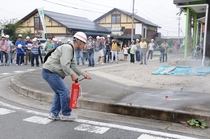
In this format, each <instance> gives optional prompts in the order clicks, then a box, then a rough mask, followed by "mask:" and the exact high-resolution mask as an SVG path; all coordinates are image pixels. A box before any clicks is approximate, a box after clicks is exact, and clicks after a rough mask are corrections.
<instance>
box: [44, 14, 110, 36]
mask: <svg viewBox="0 0 210 139" xmlns="http://www.w3.org/2000/svg"><path fill="white" fill-rule="evenodd" d="M44 14H45V15H46V16H48V17H49V18H51V19H53V20H55V21H56V22H58V23H60V24H62V25H63V26H65V27H67V28H69V29H77V30H78V29H80V30H84V31H96V32H107V33H109V31H108V30H107V29H106V28H104V27H101V26H99V25H98V24H97V23H95V22H93V21H91V20H89V19H87V18H84V17H79V16H74V15H69V14H63V13H57V12H52V11H47V10H44Z"/></svg>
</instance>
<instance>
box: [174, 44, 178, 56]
mask: <svg viewBox="0 0 210 139" xmlns="http://www.w3.org/2000/svg"><path fill="white" fill-rule="evenodd" d="M177 53H178V43H177V42H176V41H175V42H174V54H177Z"/></svg>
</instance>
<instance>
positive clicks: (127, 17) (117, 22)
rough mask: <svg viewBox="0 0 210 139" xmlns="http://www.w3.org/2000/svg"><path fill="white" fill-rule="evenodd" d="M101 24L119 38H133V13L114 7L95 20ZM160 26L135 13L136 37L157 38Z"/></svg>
mask: <svg viewBox="0 0 210 139" xmlns="http://www.w3.org/2000/svg"><path fill="white" fill-rule="evenodd" d="M94 22H95V23H97V24H99V25H100V26H103V27H106V28H107V29H108V30H110V31H111V32H112V35H116V36H117V37H118V38H119V39H123V38H126V39H131V32H132V13H130V12H127V11H124V10H121V9H118V8H113V9H112V10H110V11H109V12H107V13H105V14H104V15H102V16H100V17H98V18H97V19H95V20H94ZM158 28H160V26H158V25H156V24H154V23H152V22H151V21H148V20H146V19H144V18H142V17H140V16H138V15H136V14H134V31H133V32H134V39H137V38H139V37H140V35H141V36H142V37H144V38H148V39H155V37H156V36H157V30H158Z"/></svg>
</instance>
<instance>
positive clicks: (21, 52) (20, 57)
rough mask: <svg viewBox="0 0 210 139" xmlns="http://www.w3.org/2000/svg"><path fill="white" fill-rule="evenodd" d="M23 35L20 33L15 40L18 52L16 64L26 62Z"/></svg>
mask: <svg viewBox="0 0 210 139" xmlns="http://www.w3.org/2000/svg"><path fill="white" fill-rule="evenodd" d="M22 38H23V37H22V35H21V34H19V35H18V39H17V41H16V42H15V47H16V53H17V57H16V66H18V65H21V66H22V65H23V63H24V53H25V51H24V47H25V46H26V44H25V42H24V41H23V40H22Z"/></svg>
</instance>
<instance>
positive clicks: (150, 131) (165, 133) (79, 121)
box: [0, 101, 198, 139]
mask: <svg viewBox="0 0 210 139" xmlns="http://www.w3.org/2000/svg"><path fill="white" fill-rule="evenodd" d="M0 105H1V106H3V107H8V108H11V109H15V110H21V111H25V112H27V113H31V114H35V115H41V116H48V114H47V113H42V112H36V111H31V110H28V109H25V108H21V107H17V106H13V105H11V104H8V103H4V102H2V101H0ZM36 117H38V116H36ZM24 120H25V121H26V119H24ZM48 120H49V119H48ZM75 121H76V122H78V123H82V124H90V125H95V126H102V127H107V128H115V129H120V130H126V131H133V132H139V133H145V134H151V135H156V136H162V137H169V138H174V139H176V138H178V139H198V138H196V137H188V136H183V135H179V134H173V133H167V132H161V131H155V130H148V129H141V128H135V127H130V126H124V125H117V124H111V123H103V122H98V121H90V120H85V119H76V120H75Z"/></svg>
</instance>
